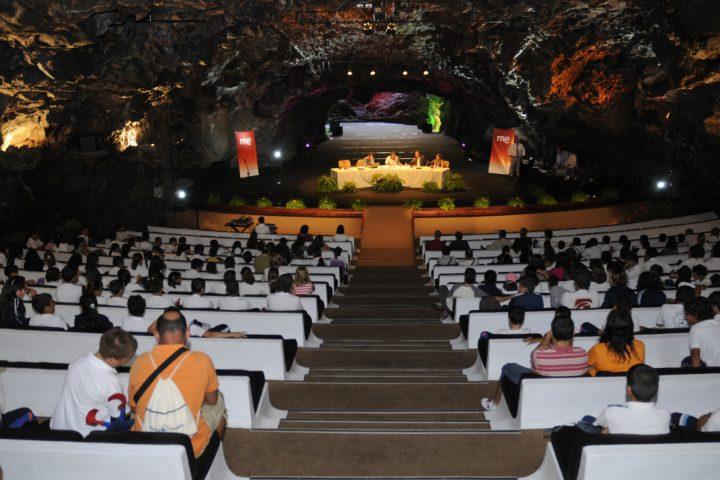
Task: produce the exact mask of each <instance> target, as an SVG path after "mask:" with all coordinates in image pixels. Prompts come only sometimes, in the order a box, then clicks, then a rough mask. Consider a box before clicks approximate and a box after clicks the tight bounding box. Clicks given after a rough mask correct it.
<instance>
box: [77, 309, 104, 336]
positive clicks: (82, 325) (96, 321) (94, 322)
mask: <svg viewBox="0 0 720 480" xmlns="http://www.w3.org/2000/svg"><path fill="white" fill-rule="evenodd" d="M112 327H113V324H112V323H111V322H110V320H108V317H106V316H105V315H101V314H99V313H92V312H91V313H81V314H80V315H75V330H78V331H81V332H93V333H105V331H106V330H110V329H111V328H112Z"/></svg>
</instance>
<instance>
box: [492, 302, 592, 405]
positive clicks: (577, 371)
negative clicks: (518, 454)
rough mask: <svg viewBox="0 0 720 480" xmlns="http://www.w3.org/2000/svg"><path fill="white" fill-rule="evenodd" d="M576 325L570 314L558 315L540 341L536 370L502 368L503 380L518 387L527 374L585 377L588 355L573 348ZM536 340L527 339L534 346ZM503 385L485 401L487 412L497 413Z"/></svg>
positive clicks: (534, 358) (535, 355)
mask: <svg viewBox="0 0 720 480" xmlns="http://www.w3.org/2000/svg"><path fill="white" fill-rule="evenodd" d="M574 332H575V324H574V323H573V321H572V319H571V318H570V317H569V316H567V315H557V316H556V317H555V318H554V319H553V321H552V324H551V327H550V331H549V332H547V333H546V334H545V337H543V339H542V340H541V341H540V345H538V346H537V348H535V350H533V352H532V353H531V354H530V364H531V365H532V368H531V369H530V368H527V367H524V366H522V365H518V364H517V363H508V364H505V365H504V366H503V368H502V374H501V377H500V378H501V380H502V377H506V378H507V379H509V380H510V381H512V382H513V383H514V384H516V385H519V384H520V380H521V378H522V376H523V375H524V374H526V373H535V374H538V375H542V376H545V377H575V376H580V375H585V373H586V372H587V369H588V355H587V352H586V351H585V350H584V349H583V348H580V347H574V346H573V334H574ZM534 341H537V340H536V339H530V338H529V339H526V342H528V343H531V342H534ZM500 384H501V382H500V381H498V386H497V391H496V392H495V396H494V397H493V398H483V399H482V400H481V402H480V403H481V404H482V406H483V408H484V409H485V410H487V411H493V410H495V408H496V407H497V405H498V404H499V403H500V399H501V398H502V389H501V388H500Z"/></svg>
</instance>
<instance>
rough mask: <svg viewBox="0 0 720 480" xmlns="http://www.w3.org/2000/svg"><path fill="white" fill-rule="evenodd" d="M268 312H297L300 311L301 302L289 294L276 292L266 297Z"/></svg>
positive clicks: (301, 307)
mask: <svg viewBox="0 0 720 480" xmlns="http://www.w3.org/2000/svg"><path fill="white" fill-rule="evenodd" d="M267 306H268V310H271V311H297V310H302V309H303V306H302V302H301V301H300V299H299V298H298V297H296V296H295V295H293V294H291V293H286V292H276V293H271V294H270V295H268V297H267Z"/></svg>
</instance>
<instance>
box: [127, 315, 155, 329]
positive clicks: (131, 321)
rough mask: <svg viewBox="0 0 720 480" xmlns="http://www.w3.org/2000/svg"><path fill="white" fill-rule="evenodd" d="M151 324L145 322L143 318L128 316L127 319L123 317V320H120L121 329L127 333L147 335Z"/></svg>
mask: <svg viewBox="0 0 720 480" xmlns="http://www.w3.org/2000/svg"><path fill="white" fill-rule="evenodd" d="M150 323H151V322H149V321H147V320H145V319H144V318H143V317H136V316H135V315H128V316H127V317H123V318H122V320H120V328H122V329H123V330H125V331H126V332H140V333H145V332H147V329H148V327H149V326H150Z"/></svg>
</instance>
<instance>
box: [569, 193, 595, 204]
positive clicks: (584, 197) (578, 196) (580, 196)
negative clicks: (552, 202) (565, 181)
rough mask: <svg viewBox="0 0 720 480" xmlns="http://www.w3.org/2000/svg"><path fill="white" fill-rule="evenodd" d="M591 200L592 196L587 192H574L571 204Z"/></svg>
mask: <svg viewBox="0 0 720 480" xmlns="http://www.w3.org/2000/svg"><path fill="white" fill-rule="evenodd" d="M588 200H590V195H588V194H587V193H585V192H574V193H573V194H572V197H571V198H570V201H571V202H576V203H583V202H587V201H588Z"/></svg>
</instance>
